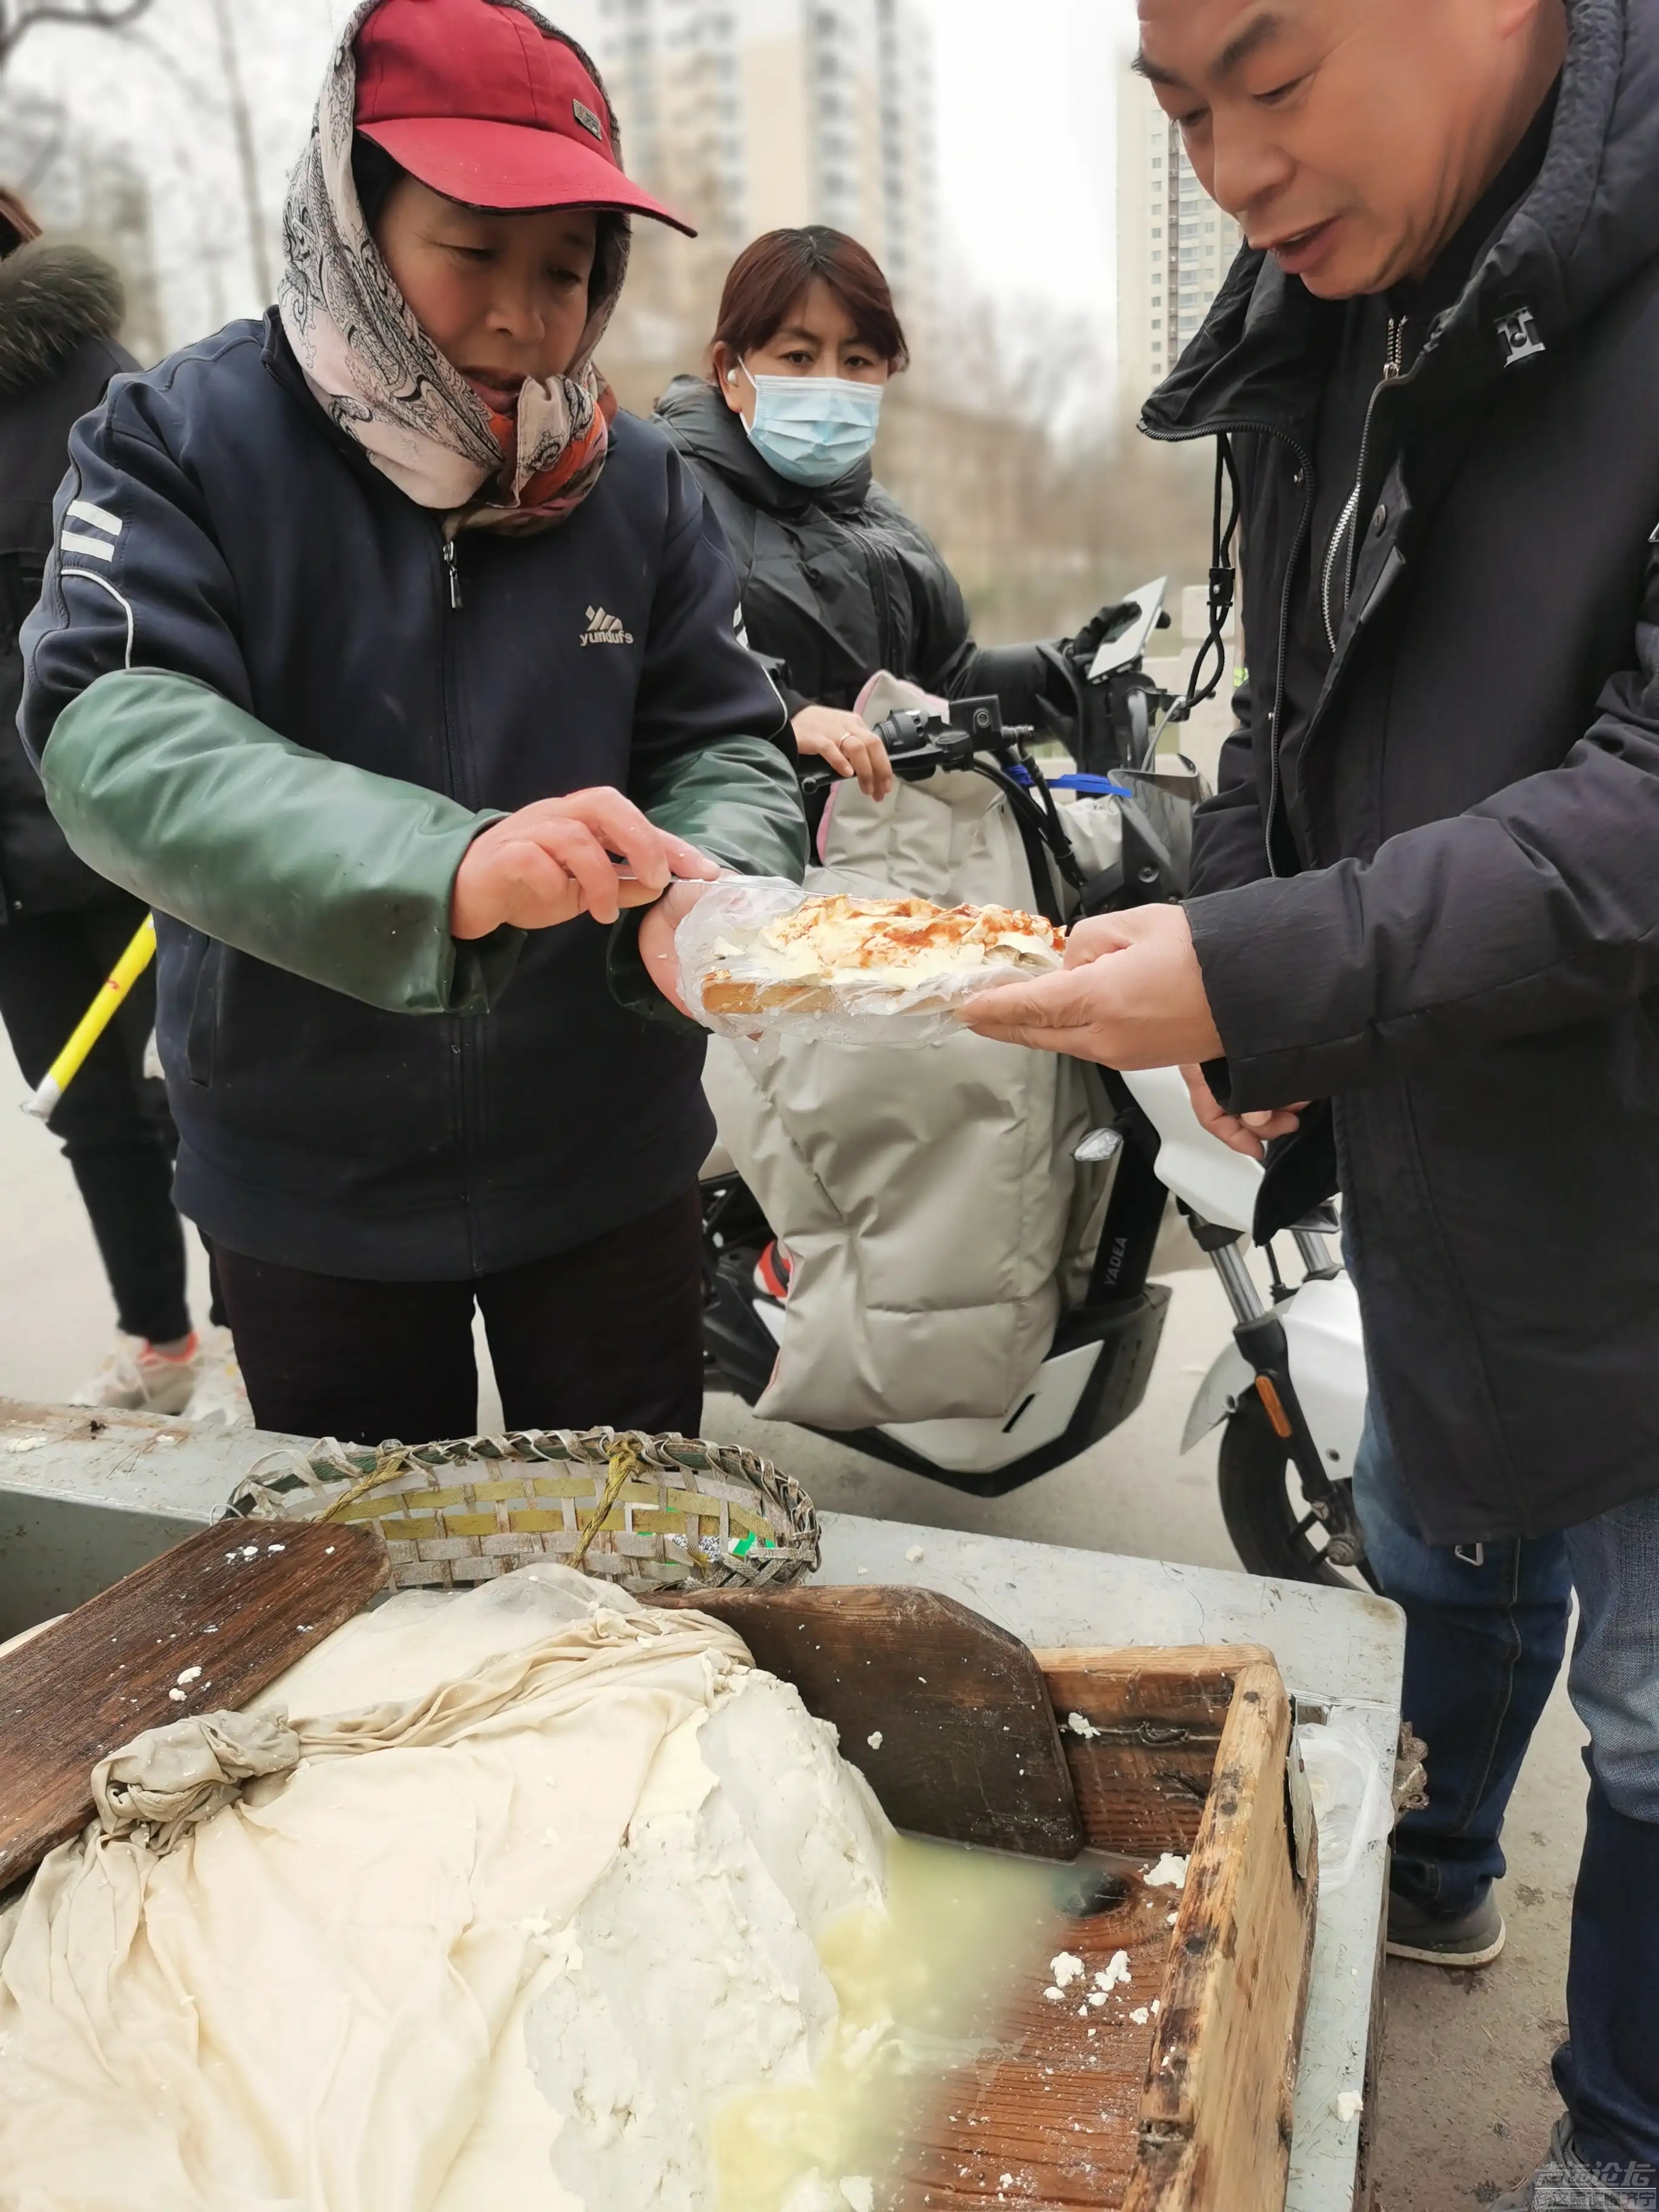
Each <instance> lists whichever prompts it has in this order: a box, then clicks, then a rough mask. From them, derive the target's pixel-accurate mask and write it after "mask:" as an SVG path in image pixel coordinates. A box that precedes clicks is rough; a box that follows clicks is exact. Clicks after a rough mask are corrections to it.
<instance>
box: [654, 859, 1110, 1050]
mask: <svg viewBox="0 0 1659 2212" xmlns="http://www.w3.org/2000/svg"><path fill="white" fill-rule="evenodd" d="M674 945H675V951H676V953H677V955H678V961H679V981H680V990H681V993H682V994H683V996H684V1000H685V1003H686V1004H687V1006H690V1009H691V1011H692V1012H693V1013H695V1014H696V1017H697V1019H698V1020H699V1021H700V1022H702V1024H703V1026H704V1027H705V1028H706V1029H710V1030H714V1034H715V1035H716V1036H727V1037H759V1036H767V1035H778V1036H786V1035H787V1036H799V1037H811V1038H816V1039H818V1040H820V1041H822V1042H825V1043H834V1044H885V1045H891V1044H917V1045H921V1044H932V1043H936V1042H939V1041H940V1040H941V1039H944V1038H946V1037H950V1036H957V1035H958V1034H960V1025H959V1024H958V1023H957V1020H956V1018H955V1010H956V1009H957V1008H958V1007H961V1006H966V1005H967V1003H968V1002H969V1000H970V999H973V998H975V997H977V996H978V995H979V994H980V993H981V992H983V991H987V990H993V989H994V988H995V987H997V986H998V985H1000V984H1003V983H1011V982H1014V981H1018V979H1019V978H1020V977H1022V976H1029V975H1044V974H1047V973H1048V971H1049V970H1051V969H1055V968H1059V967H1061V966H1063V965H1064V963H1065V957H1066V940H1065V938H1064V936H1063V934H1062V933H1061V932H1060V930H1059V929H1058V928H1057V927H1055V926H1054V924H1053V923H1051V922H1048V921H1044V920H1043V919H1042V917H1041V916H1040V915H1028V914H1019V913H1016V912H1015V911H1014V910H1013V909H1012V908H1006V907H956V908H942V907H937V906H934V905H933V904H932V903H931V902H929V901H927V900H926V899H918V898H902V897H901V898H891V899H879V898H863V897H854V896H848V895H847V894H845V893H841V892H836V893H832V894H829V895H828V896H809V895H808V894H807V893H806V892H805V891H803V890H801V889H800V888H799V885H798V884H792V883H787V882H786V881H784V880H783V879H782V878H779V877H771V876H754V877H744V878H731V877H728V878H726V880H724V881H723V882H721V883H719V884H714V886H713V887H712V888H711V889H710V890H708V891H706V892H705V893H704V894H703V896H702V898H700V899H699V900H698V902H697V903H696V906H695V907H694V908H692V909H691V912H690V914H689V915H687V916H686V918H685V920H684V921H683V922H682V923H681V924H680V927H679V928H678V932H677V933H676V934H675V939H674Z"/></svg>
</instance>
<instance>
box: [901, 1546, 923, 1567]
mask: <svg viewBox="0 0 1659 2212" xmlns="http://www.w3.org/2000/svg"><path fill="white" fill-rule="evenodd" d="M904 1556H905V1558H906V1559H908V1561H909V1562H910V1565H912V1566H913V1567H915V1566H920V1565H921V1562H922V1561H923V1560H924V1559H926V1558H927V1553H926V1552H924V1551H923V1550H922V1548H921V1545H920V1544H912V1545H911V1547H910V1548H909V1550H908V1552H907V1553H905V1555H904Z"/></svg>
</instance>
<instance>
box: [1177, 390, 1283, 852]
mask: <svg viewBox="0 0 1659 2212" xmlns="http://www.w3.org/2000/svg"><path fill="white" fill-rule="evenodd" d="M1146 435H1147V436H1148V437H1149V438H1151V439H1152V441H1154V442H1155V443H1157V444H1160V445H1165V446H1187V445H1191V444H1193V443H1194V441H1196V440H1198V439H1200V438H1236V437H1240V436H1247V435H1253V436H1255V437H1262V438H1277V439H1278V441H1279V444H1280V445H1281V446H1287V447H1289V448H1290V451H1291V453H1292V455H1293V456H1294V457H1295V460H1296V465H1297V481H1298V482H1299V483H1300V484H1301V486H1302V513H1301V516H1300V518H1299V519H1298V520H1297V526H1296V536H1295V538H1293V539H1292V540H1291V558H1290V565H1289V566H1288V567H1287V568H1286V569H1285V586H1284V590H1283V592H1282V593H1281V595H1280V598H1279V665H1278V666H1277V667H1276V668H1275V669H1274V671H1273V705H1272V706H1271V707H1270V708H1268V709H1267V728H1268V732H1269V740H1268V747H1267V759H1268V775H1269V781H1268V786H1267V823H1266V824H1265V841H1266V843H1267V872H1268V874H1269V875H1272V876H1277V875H1278V873H1279V865H1278V862H1277V861H1276V860H1274V858H1273V823H1274V819H1275V817H1277V815H1278V812H1279V715H1280V714H1281V712H1282V711H1283V709H1284V705H1285V652H1286V650H1287V649H1288V647H1289V645H1290V639H1291V595H1292V594H1293V592H1295V589H1296V572H1297V565H1298V563H1299V562H1300V561H1301V559H1302V547H1303V543H1304V540H1305V538H1307V535H1308V529H1309V526H1310V523H1311V522H1312V520H1313V462H1312V460H1311V459H1310V457H1309V455H1308V453H1306V451H1305V450H1304V447H1301V446H1299V445H1298V444H1297V441H1296V440H1295V439H1294V438H1293V437H1291V434H1290V432H1289V431H1288V430H1280V429H1279V428H1276V427H1275V426H1274V425H1273V423H1271V422H1212V423H1208V424H1206V427H1205V428H1203V429H1201V430H1173V431H1172V430H1149V431H1148V432H1147V433H1146Z"/></svg>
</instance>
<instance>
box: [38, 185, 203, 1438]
mask: <svg viewBox="0 0 1659 2212" xmlns="http://www.w3.org/2000/svg"><path fill="white" fill-rule="evenodd" d="M38 239H39V233H38V231H37V229H36V227H35V225H34V222H33V218H32V217H31V216H29V214H28V213H27V210H25V209H24V208H23V207H22V205H21V203H19V202H18V201H16V200H15V199H13V198H11V197H9V195H3V194H0V1020H3V1021H4V1023H5V1026H6V1030H7V1034H8V1035H9V1037H10V1039H11V1044H12V1049H13V1050H14V1052H15V1054H16V1055H17V1059H18V1062H19V1065H20V1066H21V1068H22V1071H23V1077H24V1079H25V1081H26V1082H27V1083H30V1084H35V1083H38V1082H39V1081H40V1078H41V1077H42V1076H43V1075H44V1074H45V1073H46V1070H47V1068H48V1067H50V1066H51V1065H52V1061H53V1060H55V1059H56V1057H57V1055H58V1052H59V1051H60V1049H61V1048H62V1047H63V1046H64V1042H66V1041H67V1039H68V1037H69V1035H70V1031H71V1030H73V1029H74V1027H75V1025H76V1023H77V1022H78V1021H79V1020H80V1018H81V1017H82V1014H84V1013H85V1012H86V1010H87V1008H88V1006H90V1005H91V1004H92V1002H93V1000H94V998H95V997H96V996H97V994H98V991H99V988H100V985H101V984H102V982H103V981H104V978H105V977H106V975H108V974H109V972H110V970H111V969H112V967H113V966H114V965H115V963H116V961H117V960H118V957H120V954H121V952H122V951H123V949H124V948H125V945H127V944H128V942H129V941H130V940H131V937H132V934H133V933H134V931H135V930H136V929H137V927H138V925H139V924H140V923H141V922H142V921H143V918H144V907H143V902H142V901H141V900H138V899H135V898H132V897H131V896H129V895H128V894H127V893H126V892H125V891H120V890H117V889H116V888H115V886H114V885H113V884H107V883H106V882H104V881H103V879H102V878H100V877H99V876H95V875H94V873H93V872H92V870H91V869H90V868H88V867H86V866H83V865H82V862H81V861H79V860H76V857H75V855H74V854H72V853H71V852H70V848H69V847H68V845H67V844H66V843H65V842H64V834H63V832H62V830H60V829H58V825H57V823H55V822H54V821H53V820H52V816H51V814H50V813H49V812H48V811H47V808H46V795H45V793H44V792H43V791H42V790H41V787H40V776H39V775H37V774H36V772H35V770H34V768H33V764H32V763H30V761H29V759H28V757H27V755H26V754H25V752H24V750H23V747H22V744H21V739H20V738H19V737H18V734H17V708H18V702H19V699H20V698H21V693H22V689H23V656H22V653H21V650H20V647H19V645H18V633H19V631H20V630H21V628H22V624H23V622H24V619H25V617H27V614H28V612H29V611H30V609H31V608H32V607H33V605H34V602H35V600H36V599H37V598H38V597H39V594H40V577H41V572H42V571H43V569H44V568H45V567H46V556H48V554H49V553H50V552H51V550H52V495H53V494H54V493H55V492H56V491H57V489H58V484H59V483H61V481H62V479H63V475H64V466H65V465H66V463H67V460H68V458H69V434H70V428H71V427H72V426H73V425H74V423H75V422H76V421H77V420H78V419H79V418H80V417H81V416H82V415H85V414H87V413H88V411H89V410H91V409H92V408H94V407H95V406H96V405H97V404H98V403H99V401H100V399H101V398H103V396H104V392H105V388H106V386H107V385H108V383H109V380H110V379H111V377H112V376H113V375H115V374H118V372H119V371H121V370H123V369H131V368H137V362H134V361H133V360H132V358H131V356H130V355H128V354H126V353H124V352H123V351H122V349H121V348H120V347H119V345H118V344H117V343H116V333H117V332H118V331H119V329H120V327H121V323H122V319H123V317H124V315H125V301H124V299H123V297H122V291H121V283H120V279H119V278H118V276H117V275H116V273H115V271H114V270H112V268H110V267H109V266H108V265H107V264H106V263H105V262H102V261H100V260H99V259H98V258H97V257H96V256H95V255H94V254H92V253H88V252H87V251H86V250H85V249H84V247H82V246H68V245H64V246H59V245H57V244H54V243H52V242H50V241H41V242H39V243H37V242H36V241H37V240H38ZM154 1021H155V983H154V981H153V980H152V979H151V978H150V977H149V976H145V977H144V978H143V979H142V980H141V981H140V982H139V984H138V985H137V987H136V988H135V989H134V991H133V993H132V994H131V998H130V999H129V1000H128V1002H127V1005H126V1006H125V1008H124V1009H123V1011H122V1012H121V1014H120V1015H119V1016H118V1018H117V1020H116V1022H115V1023H114V1024H113V1025H112V1028H111V1030H109V1031H107V1032H106V1035H105V1036H104V1037H103V1038H102V1039H101V1040H100V1042H99V1044H98V1045H97V1046H96V1047H95V1048H94V1051H93V1053H92V1055H91V1057H90V1058H89V1059H88V1061H87V1063H86V1065H85V1066H84V1067H83V1068H82V1072H81V1073H80V1075H79V1076H78V1077H77V1078H76V1081H75V1083H74V1085H72V1086H71V1087H70V1090H69V1091H68V1092H67V1093H66V1094H65V1096H64V1100H63V1103H62V1104H61V1105H60V1106H59V1107H58V1109H57V1111H56V1112H55V1113H54V1114H53V1115H52V1132H53V1133H54V1135H56V1136H58V1137H59V1138H61V1139H62V1140H63V1145H64V1153H65V1155H66V1156H67V1158H68V1159H69V1163H70V1167H71V1168H72V1169H73V1170H74V1172H75V1178H76V1182H77V1184H78V1185H79V1187H80V1191H81V1195H82V1199H83V1200H84V1201H85V1204H86V1208H87V1212H88V1217H89V1218H90V1219H91V1222H92V1227H93V1233H94V1236H95V1237H96V1238H97V1240H98V1248H99V1250H100V1254H101V1255H102V1257H103V1261H104V1267H105V1270H106V1273H107V1274H108V1277H109V1281H110V1288H111V1290H112V1292H113V1294H114V1298H115V1306H116V1313H117V1316H118V1322H119V1327H120V1330H121V1336H120V1339H119V1340H118V1343H117V1346H116V1348H115V1350H114V1352H112V1354H111V1356H110V1358H109V1359H108V1360H106V1363H105V1364H104V1366H103V1368H102V1369H101V1370H100V1373H99V1375H98V1376H96V1377H95V1378H94V1381H93V1382H92V1383H89V1384H88V1386H87V1388H86V1389H84V1390H83V1391H82V1393H81V1395H82V1398H83V1399H85V1400H86V1401H88V1402H89V1403H97V1404H103V1405H124V1406H144V1407H149V1409H151V1410H153V1411H155V1412H158V1413H179V1412H182V1411H183V1410H184V1409H185V1406H186V1405H187V1403H188V1402H189V1401H191V1396H192V1394H193V1392H194V1390H195V1389H196V1387H197V1383H198V1382H200V1381H201V1380H202V1376H203V1370H204V1354H203V1352H201V1351H200V1350H199V1349H198V1345H197V1339H196V1338H195V1336H194V1335H193V1334H192V1333H191V1322H190V1309H189V1306H188V1304H187V1303H186V1297H185V1237H184V1227H183V1225H182V1223H181V1222H180V1221H179V1216H178V1214H177V1213H176V1212H175V1211H174V1210H173V1146H174V1137H173V1124H172V1121H171V1120H170V1118H169V1116H168V1113H167V1094H166V1091H165V1090H164V1088H163V1086H162V1085H161V1081H160V1080H159V1079H155V1078H149V1077H146V1076H145V1074H144V1073H143V1060H144V1048H145V1042H146V1040H147V1039H148V1037H149V1032H150V1030H151V1027H152V1025H153V1024H154ZM213 1352H214V1357H213V1360H212V1363H211V1364H212V1365H213V1371H214V1374H215V1376H217V1375H218V1373H219V1370H220V1367H221V1365H222V1364H223V1362H224V1360H226V1359H228V1357H229V1353H228V1340H227V1341H226V1343H225V1344H224V1345H223V1346H219V1345H218V1344H217V1343H216V1344H215V1346H214V1348H213Z"/></svg>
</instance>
